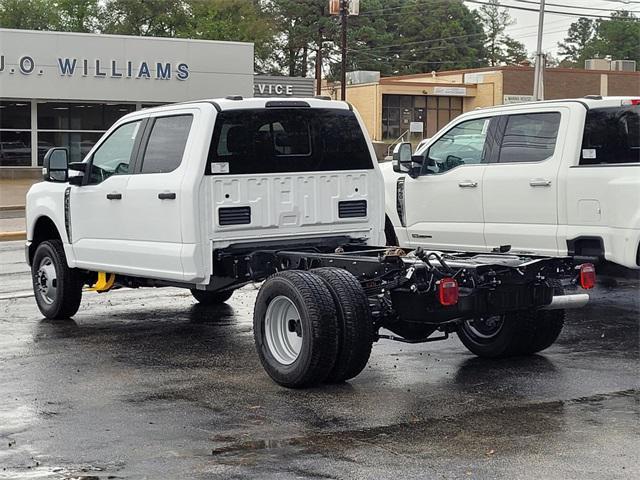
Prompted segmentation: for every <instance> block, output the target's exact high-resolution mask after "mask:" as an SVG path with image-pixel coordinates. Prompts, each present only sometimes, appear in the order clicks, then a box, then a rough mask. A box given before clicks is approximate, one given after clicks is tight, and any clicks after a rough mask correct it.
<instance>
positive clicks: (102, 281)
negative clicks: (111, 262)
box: [89, 272, 116, 293]
mask: <svg viewBox="0 0 640 480" xmlns="http://www.w3.org/2000/svg"><path fill="white" fill-rule="evenodd" d="M108 275H109V276H108V277H107V273H106V272H98V281H97V282H96V283H95V284H94V285H92V286H91V288H90V289H89V290H94V291H96V292H98V293H102V292H108V291H109V290H111V287H113V284H114V283H115V281H116V274H115V273H109V274H108Z"/></svg>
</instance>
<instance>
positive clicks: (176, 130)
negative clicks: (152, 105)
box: [141, 115, 193, 173]
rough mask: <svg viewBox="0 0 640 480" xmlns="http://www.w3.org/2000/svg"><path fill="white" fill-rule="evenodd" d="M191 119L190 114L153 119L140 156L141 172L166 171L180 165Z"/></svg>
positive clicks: (170, 170)
mask: <svg viewBox="0 0 640 480" xmlns="http://www.w3.org/2000/svg"><path fill="white" fill-rule="evenodd" d="M192 120H193V116H192V115H174V116H171V117H158V118H156V119H155V120H154V122H153V127H152V128H151V134H150V135H149V140H148V141H147V146H146V148H145V150H144V155H143V157H142V169H141V173H167V172H172V171H173V170H175V169H176V168H178V167H179V166H180V162H182V155H183V154H184V148H185V146H186V144H187V139H188V138H189V130H191V122H192Z"/></svg>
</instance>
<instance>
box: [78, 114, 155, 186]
mask: <svg viewBox="0 0 640 480" xmlns="http://www.w3.org/2000/svg"><path fill="white" fill-rule="evenodd" d="M141 123H142V121H141V120H138V121H137V122H131V123H125V124H124V125H121V126H120V127H118V128H117V129H116V130H114V131H113V133H112V134H111V135H109V138H107V139H106V140H105V141H104V142H103V143H102V145H100V146H99V147H98V149H97V150H96V151H95V152H94V154H93V157H92V166H91V176H90V179H89V183H92V184H96V183H100V182H102V181H104V180H106V179H107V178H109V177H110V176H111V175H126V174H128V173H130V172H129V165H130V164H131V157H132V154H133V146H134V145H135V142H136V137H137V136H138V134H139V130H140V124H141Z"/></svg>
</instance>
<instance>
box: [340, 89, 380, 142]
mask: <svg viewBox="0 0 640 480" xmlns="http://www.w3.org/2000/svg"><path fill="white" fill-rule="evenodd" d="M377 90H378V84H376V83H369V84H364V85H350V86H348V87H347V101H348V102H349V103H350V104H351V105H353V107H354V108H355V109H356V110H358V113H359V114H360V116H361V117H362V121H363V122H364V125H365V127H366V128H367V131H368V132H369V135H370V136H371V138H372V139H373V140H378V139H379V138H380V136H381V134H382V125H381V123H382V109H381V107H379V106H378V102H379V98H378V97H379V95H378V94H377Z"/></svg>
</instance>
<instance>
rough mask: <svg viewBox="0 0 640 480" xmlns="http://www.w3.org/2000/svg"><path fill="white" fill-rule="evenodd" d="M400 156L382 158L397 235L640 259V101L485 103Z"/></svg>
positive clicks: (453, 245) (449, 246)
mask: <svg viewBox="0 0 640 480" xmlns="http://www.w3.org/2000/svg"><path fill="white" fill-rule="evenodd" d="M395 156H396V159H395V161H394V164H395V165H394V166H392V165H391V164H384V165H383V166H382V171H383V174H384V176H385V187H386V193H387V197H386V202H387V203H386V214H387V222H386V230H387V239H388V243H389V244H393V245H398V244H399V245H400V246H402V247H408V248H416V247H423V248H428V249H444V250H465V251H475V252H489V251H492V250H493V249H495V248H496V247H499V246H501V245H503V246H506V245H510V246H511V249H512V251H514V252H521V253H534V254H538V255H551V256H556V255H560V256H562V255H570V256H574V257H577V258H578V259H579V260H587V259H589V261H596V260H606V261H610V262H613V263H617V264H619V265H623V266H625V267H628V268H635V269H638V268H640V99H637V98H619V97H609V98H601V97H589V98H582V99H575V100H553V101H547V102H537V103H523V104H517V105H504V106H498V107H493V108H486V109H480V110H474V111H472V112H469V113H465V114H463V115H461V116H459V117H457V118H456V119H455V120H454V121H452V122H451V123H449V125H447V126H446V127H445V128H443V129H442V130H441V131H440V132H438V133H437V134H436V135H435V136H434V137H433V138H431V139H430V141H429V142H426V144H425V145H423V146H422V147H421V148H420V149H418V150H417V151H416V152H415V154H414V155H413V156H412V155H411V146H410V145H409V144H401V145H400V146H398V147H397V149H396V151H395ZM400 156H402V158H400Z"/></svg>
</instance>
